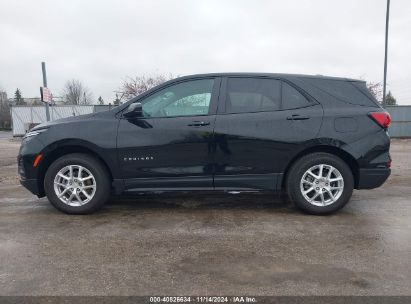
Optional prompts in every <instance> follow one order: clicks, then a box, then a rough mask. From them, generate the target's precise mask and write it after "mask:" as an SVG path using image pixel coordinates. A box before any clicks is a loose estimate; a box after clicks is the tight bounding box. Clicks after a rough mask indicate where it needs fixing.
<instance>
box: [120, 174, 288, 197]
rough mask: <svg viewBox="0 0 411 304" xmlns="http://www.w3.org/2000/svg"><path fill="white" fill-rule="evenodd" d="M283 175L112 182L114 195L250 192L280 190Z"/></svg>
mask: <svg viewBox="0 0 411 304" xmlns="http://www.w3.org/2000/svg"><path fill="white" fill-rule="evenodd" d="M282 179H283V174H282V173H272V174H240V175H216V176H215V177H214V181H213V178H212V177H211V176H188V177H187V176H186V177H161V178H158V177H157V178H133V179H126V180H121V179H117V180H114V181H113V188H114V193H115V194H121V193H122V192H124V191H128V190H131V191H140V192H153V191H209V190H217V191H250V190H251V191H252V190H268V191H273V190H280V189H281V184H282Z"/></svg>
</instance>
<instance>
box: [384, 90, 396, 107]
mask: <svg viewBox="0 0 411 304" xmlns="http://www.w3.org/2000/svg"><path fill="white" fill-rule="evenodd" d="M385 103H386V104H387V105H389V106H396V105H397V99H395V97H394V96H392V93H391V91H388V94H387V95H386V96H385Z"/></svg>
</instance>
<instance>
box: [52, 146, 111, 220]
mask: <svg viewBox="0 0 411 304" xmlns="http://www.w3.org/2000/svg"><path fill="white" fill-rule="evenodd" d="M44 188H45V192H46V195H47V198H48V199H49V201H50V203H51V204H52V205H53V206H54V207H56V208H57V209H58V210H60V211H62V212H65V213H69V214H87V213H92V212H94V211H97V210H99V209H100V208H101V207H102V206H103V205H104V203H105V202H106V201H107V199H108V198H109V196H110V179H109V176H108V173H107V170H106V169H105V167H104V165H103V164H102V163H101V162H100V161H99V160H97V159H95V158H93V157H92V156H90V155H87V154H81V153H73V154H68V155H64V156H62V157H60V158H58V159H57V160H56V161H54V162H53V163H52V164H51V165H50V167H49V168H48V170H47V172H46V176H45V178H44Z"/></svg>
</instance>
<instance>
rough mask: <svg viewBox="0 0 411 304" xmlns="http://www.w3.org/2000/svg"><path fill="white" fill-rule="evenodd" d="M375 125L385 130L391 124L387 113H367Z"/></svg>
mask: <svg viewBox="0 0 411 304" xmlns="http://www.w3.org/2000/svg"><path fill="white" fill-rule="evenodd" d="M368 116H370V117H371V118H372V119H373V120H374V121H375V122H376V123H377V124H379V125H380V126H381V127H383V128H384V129H387V128H388V127H389V126H390V123H391V116H390V113H388V112H371V113H368Z"/></svg>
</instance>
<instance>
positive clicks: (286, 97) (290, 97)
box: [282, 82, 309, 109]
mask: <svg viewBox="0 0 411 304" xmlns="http://www.w3.org/2000/svg"><path fill="white" fill-rule="evenodd" d="M282 97H283V105H282V109H297V108H302V107H306V106H308V105H309V102H308V100H307V98H305V97H304V96H303V95H302V94H301V93H300V92H299V91H298V90H297V89H295V88H293V87H292V86H290V85H289V84H288V83H286V82H283V96H282Z"/></svg>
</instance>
